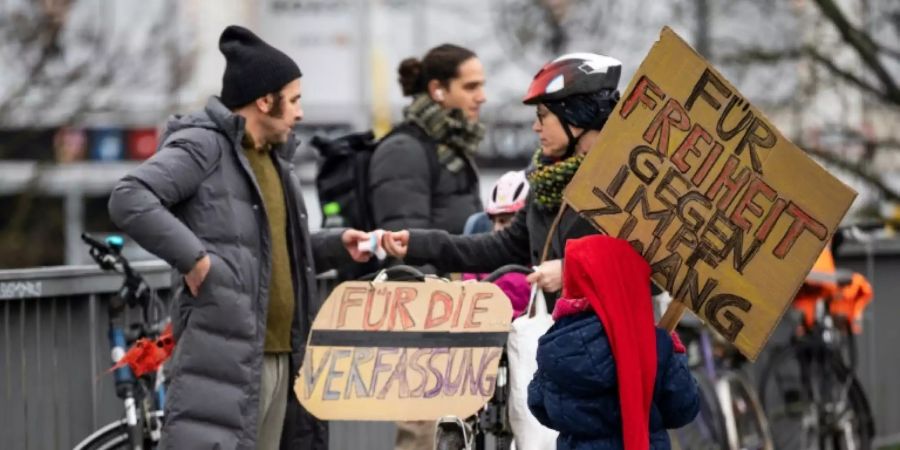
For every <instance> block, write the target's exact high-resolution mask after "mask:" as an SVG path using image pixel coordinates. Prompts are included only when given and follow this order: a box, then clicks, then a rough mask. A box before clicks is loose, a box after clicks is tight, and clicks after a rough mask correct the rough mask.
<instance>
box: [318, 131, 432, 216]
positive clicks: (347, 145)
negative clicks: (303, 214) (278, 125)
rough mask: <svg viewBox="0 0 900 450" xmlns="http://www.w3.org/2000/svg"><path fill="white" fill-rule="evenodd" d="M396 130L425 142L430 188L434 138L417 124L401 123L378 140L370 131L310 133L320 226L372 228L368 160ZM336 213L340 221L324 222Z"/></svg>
mask: <svg viewBox="0 0 900 450" xmlns="http://www.w3.org/2000/svg"><path fill="white" fill-rule="evenodd" d="M396 133H406V134H409V135H412V136H413V137H415V138H416V139H417V140H419V141H421V142H424V143H426V145H424V146H423V147H424V148H425V153H426V156H427V157H428V166H429V169H430V172H431V183H432V188H433V187H434V185H435V183H436V182H437V178H438V169H439V166H438V159H437V153H436V152H435V149H434V141H432V140H431V139H430V138H428V137H427V136H426V135H425V132H424V131H422V129H421V128H419V127H418V126H415V125H412V124H408V123H403V124H400V125H398V126H396V127H394V129H393V130H391V132H390V133H388V134H387V135H386V136H385V137H383V138H382V139H381V140H376V139H375V135H374V133H372V131H365V132H360V133H351V134H348V135H345V136H341V137H338V138H335V139H328V138H324V137H321V136H313V138H312V141H310V144H311V145H312V146H313V147H314V148H315V149H316V150H318V152H319V155H320V161H319V168H318V169H319V170H318V173H317V175H316V191H318V194H319V208H320V209H321V210H322V227H323V228H325V227H326V226H343V227H350V228H355V229H357V230H363V231H370V230H373V229H374V228H375V220H374V218H373V215H372V208H371V205H370V204H369V196H368V192H369V162H370V161H371V160H372V155H374V154H375V151H376V149H377V148H378V144H380V143H381V142H382V141H384V140H385V139H387V138H388V137H390V136H393V135H394V134H396ZM335 210H338V211H337V212H336V211H335ZM335 216H338V217H339V219H338V222H340V223H337V224H331V223H329V224H326V221H328V220H329V218H331V219H332V220H333V219H334V218H335Z"/></svg>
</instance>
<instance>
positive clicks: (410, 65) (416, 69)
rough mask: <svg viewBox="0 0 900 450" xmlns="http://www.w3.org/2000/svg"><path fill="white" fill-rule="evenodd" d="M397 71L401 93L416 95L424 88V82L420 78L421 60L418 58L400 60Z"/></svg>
mask: <svg viewBox="0 0 900 450" xmlns="http://www.w3.org/2000/svg"><path fill="white" fill-rule="evenodd" d="M397 73H398V74H399V75H400V78H399V81H400V87H401V88H402V89H403V95H406V96H411V95H416V94H418V93H421V92H423V91H424V90H425V86H424V84H425V83H424V82H423V80H422V61H419V59H418V58H406V59H404V60H403V61H401V62H400V67H399V68H398V69H397Z"/></svg>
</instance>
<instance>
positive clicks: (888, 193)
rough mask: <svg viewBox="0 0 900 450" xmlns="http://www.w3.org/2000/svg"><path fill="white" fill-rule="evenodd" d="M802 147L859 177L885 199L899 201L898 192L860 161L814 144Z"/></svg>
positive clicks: (899, 193) (899, 194) (899, 195)
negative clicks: (843, 156) (856, 161)
mask: <svg viewBox="0 0 900 450" xmlns="http://www.w3.org/2000/svg"><path fill="white" fill-rule="evenodd" d="M801 148H804V149H805V150H806V152H807V153H809V154H811V155H813V156H817V157H819V158H821V159H822V160H823V161H825V162H827V163H828V164H831V165H833V166H835V167H837V168H839V169H843V170H846V171H848V172H850V173H852V174H853V175H855V176H857V177H859V178H860V179H862V180H863V181H865V182H866V184H868V185H870V186H872V187H873V188H875V190H877V191H878V192H879V193H880V194H881V195H882V196H883V197H884V199H885V200H888V201H892V202H900V192H897V191H895V190H894V189H892V188H891V187H890V186H888V185H887V184H886V183H885V182H884V180H882V179H881V177H880V176H878V174H876V173H874V172H872V171H871V170H870V169H868V168H867V167H865V166H864V165H863V164H862V163H855V162H852V161H848V160H847V159H844V158H841V157H840V156H838V155H835V154H834V153H831V152H829V151H826V150H823V149H821V148H818V147H815V146H801Z"/></svg>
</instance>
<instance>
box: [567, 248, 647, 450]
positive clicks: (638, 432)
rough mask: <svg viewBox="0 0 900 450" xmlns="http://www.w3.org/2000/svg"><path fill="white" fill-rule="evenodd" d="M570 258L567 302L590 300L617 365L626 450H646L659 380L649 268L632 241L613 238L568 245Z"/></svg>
mask: <svg viewBox="0 0 900 450" xmlns="http://www.w3.org/2000/svg"><path fill="white" fill-rule="evenodd" d="M565 255H566V256H565V260H564V270H563V297H567V298H587V299H588V300H589V301H590V303H591V306H592V307H593V309H594V311H595V312H596V313H597V316H599V317H600V321H601V322H602V323H603V328H604V329H605V330H606V335H607V338H608V339H609V344H610V347H611V348H612V353H613V357H614V358H615V360H616V376H617V378H618V383H619V403H620V406H621V409H622V433H623V434H622V436H623V439H624V443H625V448H627V449H629V450H632V449H647V448H649V446H650V431H649V430H650V403H651V402H652V400H653V386H654V382H655V380H656V329H655V325H654V323H653V305H652V300H651V298H650V266H649V265H648V264H647V262H646V261H645V260H644V258H643V257H641V255H640V254H638V253H637V252H636V251H635V250H634V249H633V248H632V247H631V245H629V244H628V242H626V241H623V240H621V239H615V238H611V237H608V236H599V235H594V236H588V237H584V238H581V239H573V240H569V241H568V242H567V243H566V253H565Z"/></svg>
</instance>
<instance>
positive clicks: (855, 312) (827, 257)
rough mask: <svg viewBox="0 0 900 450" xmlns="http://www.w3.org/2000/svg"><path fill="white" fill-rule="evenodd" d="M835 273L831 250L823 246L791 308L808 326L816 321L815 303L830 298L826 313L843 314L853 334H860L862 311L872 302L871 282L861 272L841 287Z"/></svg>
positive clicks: (853, 275)
mask: <svg viewBox="0 0 900 450" xmlns="http://www.w3.org/2000/svg"><path fill="white" fill-rule="evenodd" d="M837 275H838V274H837V269H836V268H835V264H834V257H833V256H832V254H831V249H830V248H828V247H825V250H823V251H822V253H821V254H820V255H819V258H818V259H817V260H816V263H815V264H814V265H813V268H812V270H811V271H810V272H809V275H807V277H806V280H805V281H804V282H803V286H801V287H800V290H799V291H798V292H797V295H796V297H794V302H793V307H794V309H796V310H798V311H800V312H801V313H802V314H803V323H804V325H805V326H806V327H807V328H810V327H812V326H813V324H814V323H815V321H816V304H817V303H818V302H820V301H822V299H825V298H829V299H831V303H830V306H829V311H828V313H829V314H830V315H832V316H837V317H845V318H846V319H847V321H848V323H850V325H851V330H852V331H853V333H854V334H859V333H860V332H861V331H862V326H861V324H860V321H861V319H862V313H863V311H864V310H865V308H866V306H867V305H868V304H869V302H871V301H872V285H871V284H869V282H868V280H866V278H865V277H864V276H862V275H861V274H858V273H853V274H852V276H851V278H850V282H849V283H847V284H845V285H843V286H841V284H840V283H839V282H838V276H837Z"/></svg>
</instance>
